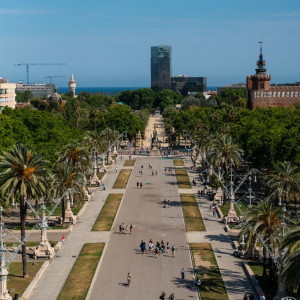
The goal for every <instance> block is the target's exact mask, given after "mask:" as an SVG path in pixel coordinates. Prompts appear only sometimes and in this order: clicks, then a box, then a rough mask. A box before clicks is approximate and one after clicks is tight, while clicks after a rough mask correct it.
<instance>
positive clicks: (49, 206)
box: [29, 201, 86, 216]
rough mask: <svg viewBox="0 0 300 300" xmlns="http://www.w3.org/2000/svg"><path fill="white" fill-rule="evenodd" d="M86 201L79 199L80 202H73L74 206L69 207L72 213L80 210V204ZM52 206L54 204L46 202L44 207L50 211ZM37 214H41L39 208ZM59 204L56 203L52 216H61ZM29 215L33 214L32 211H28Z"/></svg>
mask: <svg viewBox="0 0 300 300" xmlns="http://www.w3.org/2000/svg"><path fill="white" fill-rule="evenodd" d="M85 202H86V201H81V202H77V203H75V206H73V207H71V208H72V211H73V214H74V215H77V214H78V212H79V211H80V209H81V208H82V206H83V205H84V204H85ZM53 207H54V205H52V204H50V203H47V204H46V208H47V210H48V211H49V212H50V211H51V210H52V208H53ZM39 214H41V209H39ZM61 214H62V213H61V204H59V205H57V207H56V208H55V210H54V212H53V214H52V216H61ZM29 216H35V215H34V213H30V214H29Z"/></svg>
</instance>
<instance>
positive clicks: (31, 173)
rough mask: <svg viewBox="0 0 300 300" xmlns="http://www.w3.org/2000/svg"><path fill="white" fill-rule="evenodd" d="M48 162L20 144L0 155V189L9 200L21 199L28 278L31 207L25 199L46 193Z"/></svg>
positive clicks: (24, 265)
mask: <svg viewBox="0 0 300 300" xmlns="http://www.w3.org/2000/svg"><path fill="white" fill-rule="evenodd" d="M47 164H48V162H47V161H46V160H44V158H43V157H42V156H41V155H40V154H38V153H36V152H34V151H32V150H30V149H29V147H28V146H25V145H22V144H17V145H15V146H13V147H12V148H11V149H9V150H8V151H5V152H3V153H2V155H1V156H0V169H1V170H2V171H1V173H0V180H1V182H0V186H1V187H0V189H1V193H2V194H4V195H7V196H9V197H16V196H18V197H19V201H20V218H21V240H22V242H23V245H22V262H23V277H27V276H28V275H27V265H26V241H25V240H24V239H25V221H26V213H27V204H26V201H25V199H26V198H27V199H36V198H38V197H40V196H42V195H43V194H45V193H46V190H47V181H48V180H47V179H48V178H49V171H48V169H47Z"/></svg>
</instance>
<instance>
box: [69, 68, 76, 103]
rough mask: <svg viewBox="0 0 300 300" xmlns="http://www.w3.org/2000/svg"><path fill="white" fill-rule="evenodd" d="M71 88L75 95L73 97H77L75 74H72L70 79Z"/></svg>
mask: <svg viewBox="0 0 300 300" xmlns="http://www.w3.org/2000/svg"><path fill="white" fill-rule="evenodd" d="M69 90H70V92H71V93H72V95H73V98H76V93H75V90H76V81H75V80H74V76H73V74H72V75H71V78H70V81H69Z"/></svg>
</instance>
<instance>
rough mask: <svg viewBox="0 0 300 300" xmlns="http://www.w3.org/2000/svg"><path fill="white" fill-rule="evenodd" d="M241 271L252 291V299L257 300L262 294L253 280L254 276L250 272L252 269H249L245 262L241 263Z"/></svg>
mask: <svg viewBox="0 0 300 300" xmlns="http://www.w3.org/2000/svg"><path fill="white" fill-rule="evenodd" d="M243 269H244V271H245V273H246V276H247V278H248V279H249V280H250V282H251V285H252V288H253V290H254V297H255V300H258V299H259V296H260V295H261V293H262V292H263V291H262V289H261V287H260V285H259V284H256V280H255V275H254V273H253V271H252V269H251V268H250V266H249V264H248V263H247V262H243Z"/></svg>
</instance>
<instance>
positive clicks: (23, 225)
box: [20, 196, 28, 277]
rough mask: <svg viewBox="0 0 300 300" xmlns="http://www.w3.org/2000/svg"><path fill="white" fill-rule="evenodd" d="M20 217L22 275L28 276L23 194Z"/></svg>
mask: <svg viewBox="0 0 300 300" xmlns="http://www.w3.org/2000/svg"><path fill="white" fill-rule="evenodd" d="M20 219H21V241H22V242H23V245H22V263H23V277H28V273H27V257H26V242H25V241H24V239H25V221H26V207H25V199H24V196H21V197H20Z"/></svg>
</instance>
